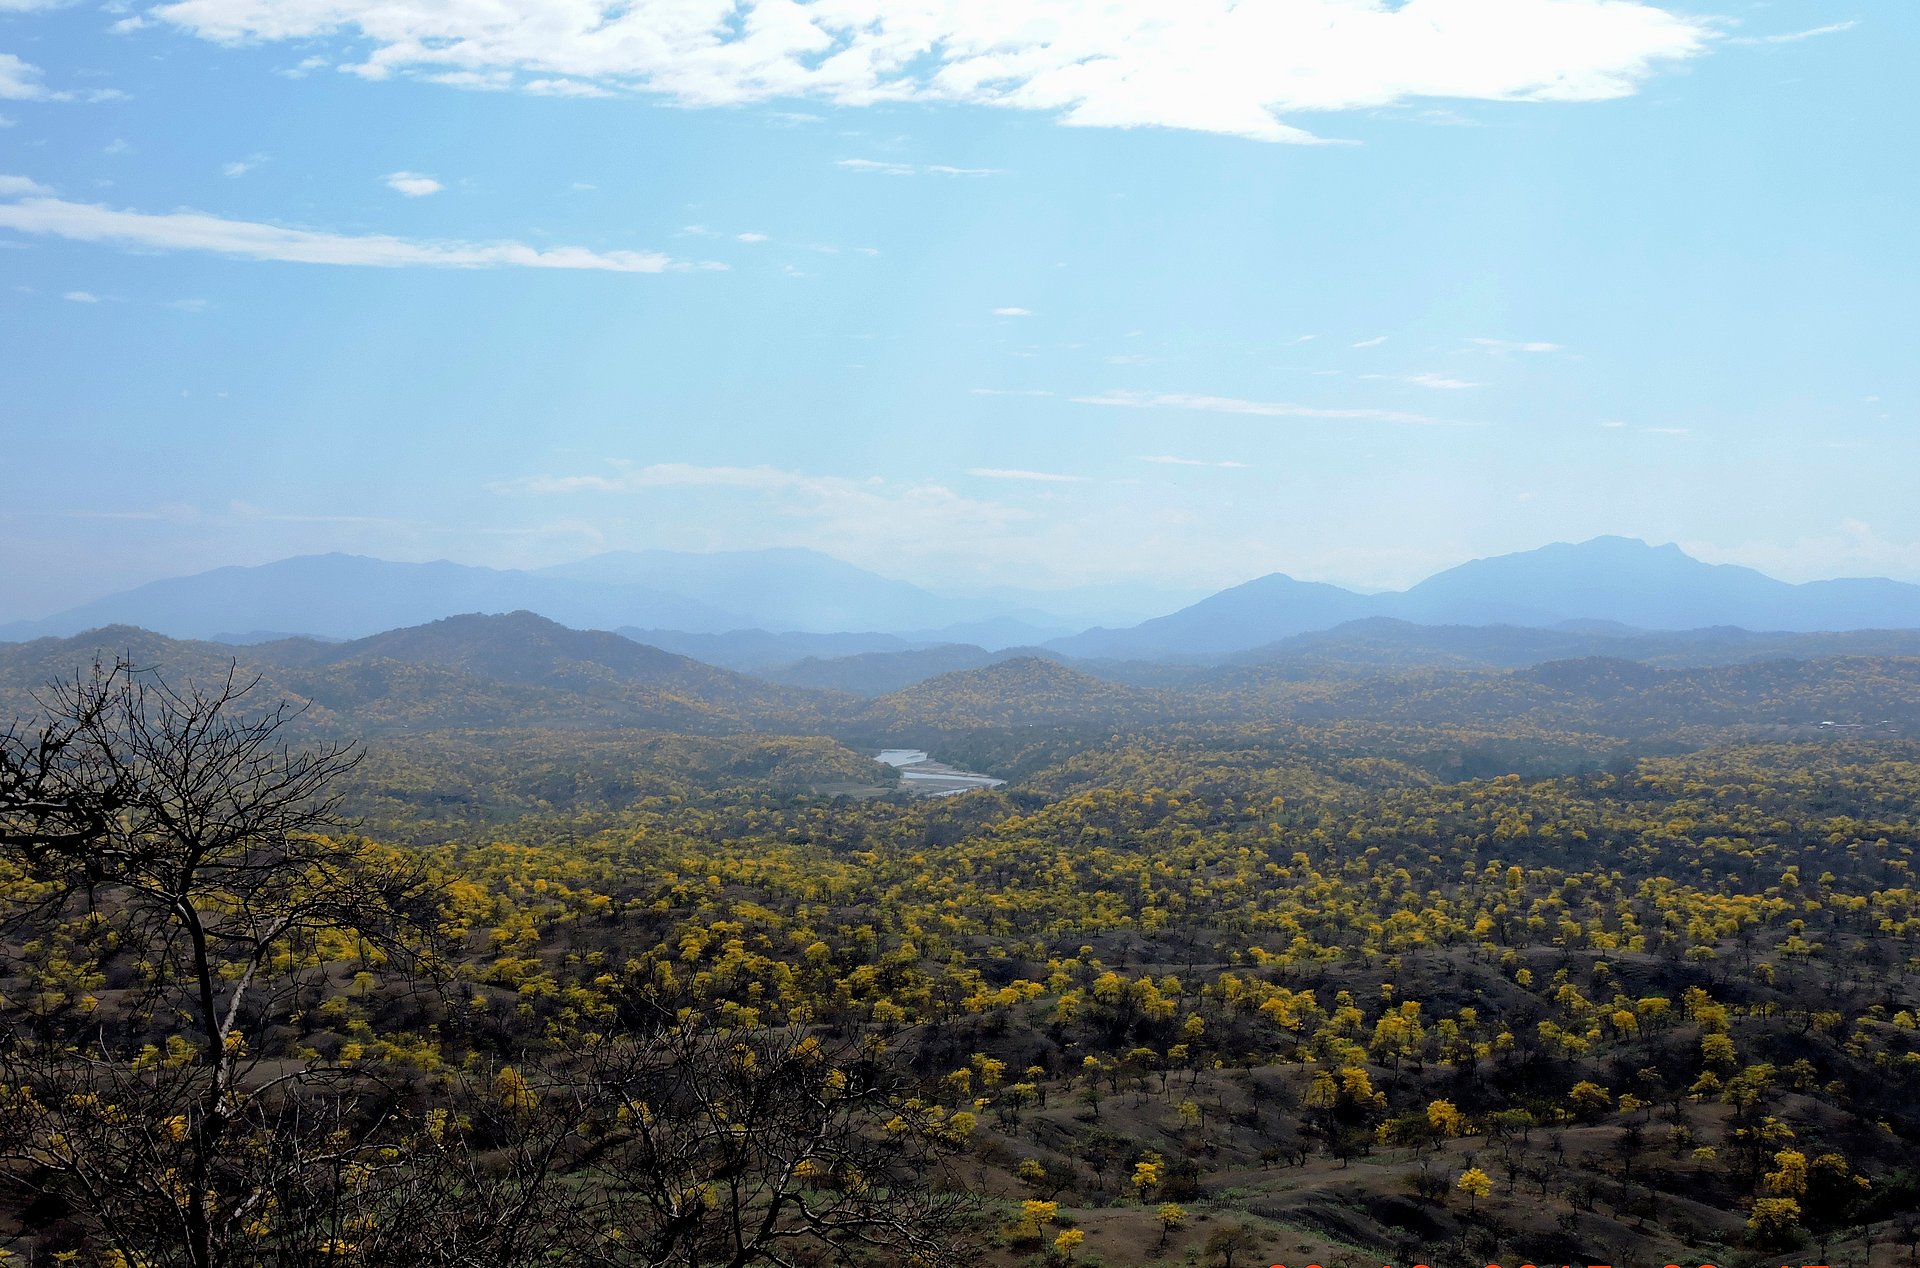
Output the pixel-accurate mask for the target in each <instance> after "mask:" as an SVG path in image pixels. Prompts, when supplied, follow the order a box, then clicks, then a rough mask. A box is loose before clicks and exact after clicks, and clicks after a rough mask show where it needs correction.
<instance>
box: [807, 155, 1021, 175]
mask: <svg viewBox="0 0 1920 1268" xmlns="http://www.w3.org/2000/svg"><path fill="white" fill-rule="evenodd" d="M833 165H834V166H835V167H844V168H847V169H849V170H850V171H855V172H877V173H879V174H880V175H882V176H1004V175H1006V169H1004V168H999V167H950V166H948V165H947V164H945V163H925V164H922V163H889V162H885V161H883V160H881V159H865V158H844V159H836V160H834V164H833Z"/></svg>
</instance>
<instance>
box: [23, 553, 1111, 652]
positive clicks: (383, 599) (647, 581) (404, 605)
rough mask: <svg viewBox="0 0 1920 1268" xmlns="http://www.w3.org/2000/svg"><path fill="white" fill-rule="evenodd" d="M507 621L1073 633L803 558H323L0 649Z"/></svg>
mask: <svg viewBox="0 0 1920 1268" xmlns="http://www.w3.org/2000/svg"><path fill="white" fill-rule="evenodd" d="M516 611H530V612H538V613H539V614H540V615H542V616H544V617H547V618H548V619H550V620H553V621H558V622H559V623H561V624H563V625H567V626H570V627H573V628H576V629H599V630H615V629H621V628H632V629H642V630H661V631H674V632H678V633H686V634H721V633H725V632H728V631H735V630H753V629H760V630H766V631H770V632H774V633H784V632H793V631H800V632H811V633H822V634H825V633H835V632H838V631H841V630H871V631H885V632H887V633H891V634H900V633H903V632H904V633H907V634H909V635H910V636H911V637H912V638H913V640H914V641H917V642H921V643H929V642H952V641H957V640H959V639H962V638H964V639H966V640H968V641H980V638H979V637H978V636H979V635H981V634H983V633H984V634H986V635H988V636H990V637H992V638H996V639H1003V640H1004V641H1001V642H997V643H996V645H997V646H1005V645H1010V644H1015V643H1023V642H1032V641H1035V640H1037V639H1041V638H1050V637H1055V636H1057V635H1060V634H1063V633H1066V632H1068V631H1070V630H1072V629H1074V628H1075V626H1074V625H1073V624H1072V623H1069V622H1065V621H1062V620H1061V619H1059V618H1058V617H1054V616H1052V615H1050V614H1048V613H1045V612H1041V611H1037V610H1035V609H1032V608H1028V607H1016V606H1013V605H1009V604H1006V603H1001V602H997V601H993V600H984V599H980V600H969V599H952V598H947V597H944V596H941V595H936V594H934V593H932V592H931V591H927V590H923V589H921V588H920V587H918V586H914V585H911V584H909V583H907V582H904V581H895V580H892V579H890V578H887V577H882V576H880V575H879V574H878V573H873V572H868V571H866V570H865V569H862V568H856V567H854V566H853V565H852V564H848V563H843V562H842V561H840V560H837V559H834V558H832V557H831V556H829V555H823V554H820V553H819V552H817V551H808V550H760V551H726V552H719V553H715V554H688V553H680V552H674V551H641V552H619V551H616V552H610V553H608V554H603V555H596V556H594V557H592V558H590V559H584V560H580V561H578V562H576V563H573V564H567V565H563V566H561V567H558V568H546V569H540V570H537V571H525V570H518V569H507V568H480V567H473V566H470V565H466V564H455V563H449V562H448V561H446V560H437V561H435V562H433V563H394V562H390V561H387V560H382V559H371V558H367V557H365V556H361V555H346V554H329V555H300V556H295V557H293V558H291V559H282V560H278V561H276V562H274V563H269V564H260V565H257V566H253V567H238V566H236V567H228V568H215V569H213V570H212V571H210V572H203V573H196V574H194V575H192V576H187V577H173V578H168V579H166V580H162V581H154V582H149V583H148V584H146V585H143V586H138V587H135V588H134V589H132V590H127V591H123V592H122V593H119V594H114V595H108V596H107V597H105V598H102V599H97V600H94V601H92V602H90V603H84V604H81V605H80V606H78V607H74V608H69V609H67V610H66V611H64V612H58V613H55V614H54V615H52V616H49V617H45V618H42V619H39V620H31V621H15V622H12V623H10V624H7V625H0V641H7V642H24V641H26V640H28V639H34V638H47V637H54V638H64V637H69V636H71V635H74V634H78V633H80V632H81V631H83V630H89V629H98V628H101V627H103V626H109V625H133V626H139V627H140V628H143V629H149V630H153V631H156V632H158V633H161V634H166V635H168V636H169V637H173V638H187V639H211V638H213V637H215V636H216V635H219V634H222V633H227V634H228V635H229V637H236V636H235V635H233V634H232V633H231V632H233V631H259V632H263V633H243V634H238V635H237V637H236V641H237V642H240V643H253V642H258V641H262V639H263V638H267V637H271V634H268V633H264V632H284V633H285V634H287V635H305V636H309V637H316V638H332V639H356V638H364V637H367V636H368V635H372V634H377V633H380V632H381V631H383V630H392V629H401V628H405V627H408V626H413V625H421V624H425V623H427V622H430V621H437V620H440V619H442V618H444V617H449V616H458V615H461V614H463V613H475V612H478V613H488V614H500V613H506V612H516ZM949 626H952V627H954V632H952V633H949V632H947V629H946V627H949ZM915 632H917V633H915ZM803 654H804V653H803ZM798 658H799V657H797V656H796V657H793V658H791V659H798Z"/></svg>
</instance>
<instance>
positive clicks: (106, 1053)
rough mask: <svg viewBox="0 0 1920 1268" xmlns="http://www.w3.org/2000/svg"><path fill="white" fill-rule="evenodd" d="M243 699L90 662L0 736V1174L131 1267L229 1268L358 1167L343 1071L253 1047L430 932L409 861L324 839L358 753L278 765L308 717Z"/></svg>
mask: <svg viewBox="0 0 1920 1268" xmlns="http://www.w3.org/2000/svg"><path fill="white" fill-rule="evenodd" d="M256 685H257V680H253V679H248V678H246V677H244V676H242V675H240V674H238V673H237V672H235V671H233V670H231V669H230V670H229V671H228V673H227V674H226V675H225V676H224V677H223V678H222V679H220V680H218V681H216V682H214V683H213V684H211V685H209V686H206V687H202V686H200V685H197V684H188V685H186V686H184V687H181V688H175V687H173V686H170V685H169V684H168V683H166V682H165V681H164V680H163V679H162V678H161V677H160V676H159V675H158V674H156V673H153V672H151V671H141V670H136V669H135V668H133V667H132V666H130V665H129V664H127V663H126V662H124V661H121V662H117V663H115V664H113V665H110V666H107V665H100V664H96V665H95V666H94V667H93V668H92V670H91V672H89V673H82V674H79V675H76V677H75V678H74V679H73V680H72V681H71V682H67V683H64V684H61V685H59V686H57V687H55V688H53V689H51V690H49V691H48V692H46V693H44V694H43V695H41V696H39V697H37V700H38V702H39V704H40V706H41V714H42V716H41V717H40V718H38V719H36V720H35V721H34V722H33V723H30V724H27V725H25V726H21V725H16V726H15V727H14V728H12V729H10V730H9V731H7V732H6V733H5V734H4V735H0V882H3V883H4V884H5V885H6V887H7V889H8V890H9V891H10V892H9V893H8V895H7V897H8V899H9V901H8V902H6V904H5V905H4V923H3V924H0V949H3V950H4V954H5V956H6V960H7V963H6V964H5V965H4V970H5V972H6V974H7V977H8V979H9V981H10V983H11V985H12V987H13V989H14V990H15V991H17V992H19V993H21V994H22V995H23V997H24V998H25V999H26V1001H27V1004H28V1006H27V1007H25V1008H23V1009H19V1010H9V1013H8V1017H7V1021H6V1023H5V1026H4V1031H0V1084H4V1085H5V1086H4V1091H3V1092H0V1095H4V1096H5V1097H6V1098H7V1105H6V1106H5V1109H6V1110H7V1111H10V1112H7V1113H4V1114H0V1156H5V1157H8V1158H11V1159H13V1160H14V1162H15V1164H16V1165H14V1166H12V1167H9V1168H7V1169H6V1170H5V1172H4V1175H5V1178H6V1179H7V1180H10V1181H11V1182H13V1183H15V1184H19V1185H24V1186H26V1187H28V1188H30V1189H31V1190H33V1191H34V1193H35V1194H36V1195H37V1196H38V1197H39V1198H41V1199H42V1200H45V1201H49V1202H54V1203H57V1204H62V1205H64V1207H65V1209H66V1212H67V1214H68V1216H69V1218H71V1219H72V1220H73V1221H75V1222H78V1223H79V1224H81V1225H82V1226H83V1227H84V1228H85V1229H86V1230H87V1232H88V1235H89V1236H90V1237H91V1238H93V1239H95V1240H96V1242H97V1244H101V1245H105V1246H111V1247H113V1248H114V1249H117V1250H119V1251H121V1253H122V1254H123V1255H125V1256H126V1257H128V1258H129V1259H135V1258H138V1259H141V1260H144V1261H145V1262H149V1263H155V1264H171V1263H179V1264H184V1265H191V1266H192V1268H213V1266H214V1265H218V1264H225V1263H231V1262H235V1261H236V1259H237V1258H239V1257H240V1256H241V1254H242V1251H241V1250H240V1249H239V1248H240V1247H242V1246H245V1245H247V1244H249V1239H250V1238H252V1237H254V1236H255V1235H256V1234H257V1232H258V1230H259V1229H261V1228H262V1227H265V1226H267V1225H269V1224H271V1223H272V1222H273V1221H274V1220H278V1219H284V1218H285V1217H286V1214H287V1213H286V1212H285V1211H284V1210H283V1209H281V1190H282V1189H283V1188H284V1187H285V1181H286V1178H287V1175H288V1169H289V1168H296V1169H297V1168H302V1167H311V1166H315V1165H329V1166H337V1165H341V1163H342V1162H343V1160H344V1159H345V1157H346V1156H347V1155H348V1154H350V1153H352V1152H353V1151H354V1149H355V1148H356V1146H355V1145H354V1144H353V1143H352V1142H353V1140H354V1139H358V1138H360V1137H362V1136H364V1135H365V1133H364V1132H360V1133H346V1134H343V1133H342V1131H341V1124H342V1122H344V1121H346V1120H348V1119H350V1118H352V1117H354V1116H355V1115H356V1114H357V1111H355V1110H354V1109H353V1108H352V1105H353V1102H354V1100H355V1098H354V1096H353V1095H352V1094H351V1093H350V1092H349V1091H348V1090H347V1088H346V1086H345V1084H344V1082H343V1081H342V1080H341V1078H340V1072H339V1071H338V1070H337V1069H329V1068H328V1067H326V1066H325V1064H324V1063H314V1062H308V1061H299V1060H292V1061H290V1060H287V1059H286V1056H287V1054H285V1053H283V1052H276V1051H272V1050H270V1048H269V1046H268V1045H267V1043H266V1042H265V1038H266V1034H265V1032H266V1031H267V1029H268V1027H270V1026H276V1025H280V1026H284V1025H286V1024H287V1023H288V1022H290V1021H291V1020H292V1019H293V1017H294V1014H295V1013H296V1012H297V1011H298V1008H299V1005H300V1001H301V997H302V992H303V990H310V989H312V988H314V987H315V986H317V985H318V984H319V983H321V982H322V981H324V979H325V976H326V974H327V973H328V970H329V961H330V960H337V959H338V958H339V955H338V952H339V950H340V948H341V943H342V939H343V938H347V939H351V942H350V943H348V945H350V946H352V947H353V949H354V951H355V953H357V954H358V955H359V956H361V957H362V958H381V957H386V956H392V955H400V954H404V953H405V952H406V951H407V949H408V948H409V946H410V945H412V944H414V942H415V941H416V940H417V937H418V936H421V935H430V934H431V932H432V931H433V930H434V928H435V927H436V925H437V921H438V911H439V900H438V893H437V887H436V886H435V885H434V883H433V882H432V881H431V880H430V878H429V877H428V876H427V875H426V874H425V873H424V871H423V870H422V869H421V868H419V867H418V866H417V865H416V864H413V863H410V862H408V861H406V860H404V859H402V858H400V857H399V856H397V855H394V854H391V853H388V852H385V851H382V850H380V849H378V848H377V847H374V846H372V845H370V844H368V843H366V842H364V841H359V840H356V839H351V838H349V839H335V838H333V837H329V836H326V835H323V832H324V830H325V829H327V828H329V827H333V826H335V825H337V824H338V822H339V817H338V813H337V812H338V805H339V801H338V793H337V791H336V790H335V788H334V781H335V780H337V779H338V778H339V777H340V776H341V775H343V774H345V773H347V772H348V771H350V770H352V768H353V766H354V765H355V763H356V762H357V761H358V760H359V754H358V752H357V750H355V749H354V748H352V747H351V746H345V745H338V744H322V745H319V746H317V747H310V748H304V749H297V748H295V747H293V746H292V745H291V744H290V743H289V732H288V728H289V724H290V723H291V722H292V721H293V720H294V719H295V718H296V717H297V716H298V713H299V710H298V708H296V707H295V706H293V705H291V704H289V703H286V702H281V703H278V704H275V705H272V706H269V707H267V708H266V709H264V710H262V711H259V712H254V713H249V712H248V711H247V706H248V704H249V701H248V696H249V694H250V693H251V692H252V691H253V690H254V688H255V687H256ZM103 995H104V996H106V997H107V1001H106V1002H107V1005H108V1006H102V1004H103V1001H102V998H101V997H102V996H103ZM326 1141H331V1142H332V1144H331V1145H329V1146H324V1147H323V1146H321V1145H316V1144H315V1142H326Z"/></svg>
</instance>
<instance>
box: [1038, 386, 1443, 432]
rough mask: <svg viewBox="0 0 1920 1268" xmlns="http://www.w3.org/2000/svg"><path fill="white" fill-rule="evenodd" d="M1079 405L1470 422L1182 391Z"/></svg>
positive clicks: (1106, 397)
mask: <svg viewBox="0 0 1920 1268" xmlns="http://www.w3.org/2000/svg"><path fill="white" fill-rule="evenodd" d="M1073 399H1074V401H1076V402H1077V403H1079V404H1081V405H1108V406H1117V407H1120V408H1123V409H1180V410H1192V411H1195V412H1198V413H1207V414H1243V415H1247V416H1249V417H1253V418H1325V419H1332V420H1335V421H1343V422H1371V423H1413V424H1418V425H1420V426H1425V427H1464V426H1470V425H1471V424H1466V423H1457V422H1452V421H1450V420H1448V419H1444V418H1432V417H1429V416H1428V415H1426V414H1411V413H1408V412H1406V411H1404V410H1394V409H1366V408H1342V407H1329V406H1321V405H1296V404H1294V403H1292V402H1289V401H1248V400H1242V399H1240V398H1238V397H1233V396H1198V395H1192V394H1188V393H1182V392H1106V393H1102V394H1101V395H1099V396H1076V397H1074V398H1073Z"/></svg>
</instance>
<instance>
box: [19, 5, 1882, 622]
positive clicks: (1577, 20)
mask: <svg viewBox="0 0 1920 1268" xmlns="http://www.w3.org/2000/svg"><path fill="white" fill-rule="evenodd" d="M1916 53H1920V5H1916V4H1914V3H1912V2H1911V0H1774V2H1773V3H1764V4H1763V3H1755V2H1753V0H1723V2H1722V3H1707V2H1698V3H1696V2H1694V0H1688V2H1687V3H1673V2H1668V0H1646V2H1640V0H1265V2H1264V3H1252V2H1245V3H1240V4H1238V5H1235V4H1233V3H1230V0H968V2H967V3H963V4H955V3H949V2H947V0H625V2H624V3H617V4H616V3H610V2H608V0H487V2H485V3H483V2H482V0H410V2H409V3H404V4H403V3H398V2H396V0H174V2H166V0H162V2H161V3H153V4H149V3H144V2H143V0H112V2H110V3H108V4H105V5H101V4H98V3H93V2H90V0H80V2H68V3H60V2H59V0H0V620H4V619H12V618H21V617H36V616H41V615H45V614H47V613H49V612H52V611H54V610H57V609H60V608H63V607H66V606H69V605H72V604H74V603H78V602H81V601H83V600H86V599H90V598H94V597H97V596H99V595H101V594H105V593H108V592H111V591H114V590H118V589H121V588H124V587H126V586H129V585H133V584H137V583H140V582H143V581H147V580H151V579H154V578H158V577H164V576H175V575H181V574H185V573H191V572H197V571H201V570H203V569H206V568H211V567H216V566H221V565H227V564H251V563H262V562H266V561H269V560H272V559H277V558H282V557H285V556H288V555H294V554H305V553H315V552H322V551H332V550H340V551H349V552H353V553H359V554H367V555H375V556H379V557H382V558H387V559H402V560H426V559H437V558H448V559H453V560H457V561H460V562H463V563H471V564H486V565H492V566H498V567H523V566H537V565H544V564H551V563H557V562H562V561H566V560H571V559H576V558H580V557H583V556H586V555H590V554H594V553H597V552H600V551H605V550H615V549H640V548H669V549H677V550H723V549H747V548H756V547H763V546H809V547H814V548H817V549H820V550H824V551H827V552H829V553H831V554H834V555H837V556H839V557H841V558H844V559H847V560H850V561H852V562H854V563H857V564H860V565H863V566H866V567H870V568H873V569H874V570H876V571H879V572H882V573H885V574H887V575H890V576H896V577H902V578H905V579H907V580H911V581H916V582H920V583H922V584H926V585H930V586H932V587H934V588H938V589H944V590H950V591H965V590H970V589H981V588H985V587H990V586H1018V587H1023V588H1042V589H1044V588H1049V587H1057V586H1070V585H1078V584H1083V583H1096V582H1097V583H1118V584H1121V585H1122V586H1123V587H1132V588H1133V592H1134V593H1138V594H1140V595H1143V596H1144V595H1149V594H1151V595H1173V594H1181V595H1188V596H1191V595H1197V594H1199V593H1204V592H1206V591H1208V590H1211V589H1215V588H1218V587H1220V586H1224V585H1228V584H1233V583H1236V582H1239V581H1242V580H1246V579H1248V578H1250V577H1254V576H1258V575H1261V574H1264V573H1267V572H1273V571H1283V572H1287V573H1290V574H1292V575H1294V576H1297V577H1302V578H1308V579H1313V580H1325V581H1333V582H1338V583H1341V584H1346V585H1351V586H1355V587H1360V588H1385V587H1399V586H1404V585H1406V584H1409V583H1411V582H1414V581H1417V580H1419V579H1420V578H1421V577H1424V576H1426V575H1428V574H1430V573H1432V572H1435V571H1437V570H1439V569H1441V568H1444V567H1448V566H1451V565H1453V564H1456V563H1459V562H1461V561H1463V560H1465V559H1469V558H1474V557H1479V556H1484V555H1490V554H1498V553H1502V552H1505V551H1511V550H1523V549H1528V548H1531V547H1534V546H1539V545H1542V544H1544V543H1547V542H1552V541H1562V540H1581V539H1584V538H1587V537H1592V536H1595V535H1599V534H1605V533H1613V534H1621V535H1626V536H1632V537H1641V538H1645V539H1647V540H1649V541H1653V542H1667V541H1676V542H1679V543H1680V544H1681V545H1682V546H1683V547H1685V548H1686V549H1687V550H1689V551H1690V552H1691V553H1693V554H1695V555H1697V556H1698V557H1700V558H1703V559H1708V560H1712V561H1714V562H1735V563H1744V564H1749V565H1752V566H1755V567H1758V568H1761V569H1762V570H1764V571H1767V572H1769V573H1772V574H1773V575H1776V576H1780V577H1784V578H1786V579H1789V580H1796V581H1798V580H1809V579H1814V578H1819V577H1830V576H1860V575H1880V576H1892V577H1896V578H1900V579H1903V580H1909V581H1920V498H1915V497H1914V496H1913V489H1912V485H1913V478H1914V475H1915V473H1916V472H1920V433H1916V427H1915V424H1916V421H1917V420H1920V358H1917V357H1916V356H1915V348H1916V346H1920V318H1916V314H1915V301H1914V296H1915V295H1917V294H1920V249H1917V247H1920V228H1916V227H1917V226H1920V164H1916V163H1915V162H1914V161H1913V149H1912V145H1913V141H1912V136H1911V127H1912V122H1913V120H1915V119H1916V118H1920V76H1915V75H1914V74H1913V70H1912V68H1913V65H1914V62H1915V55H1916Z"/></svg>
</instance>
